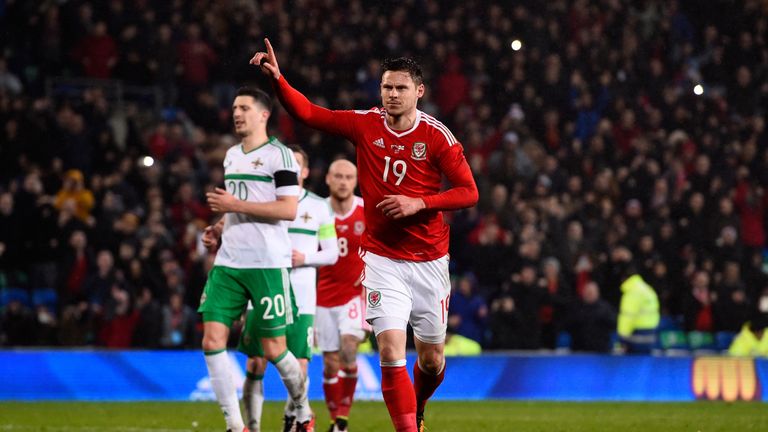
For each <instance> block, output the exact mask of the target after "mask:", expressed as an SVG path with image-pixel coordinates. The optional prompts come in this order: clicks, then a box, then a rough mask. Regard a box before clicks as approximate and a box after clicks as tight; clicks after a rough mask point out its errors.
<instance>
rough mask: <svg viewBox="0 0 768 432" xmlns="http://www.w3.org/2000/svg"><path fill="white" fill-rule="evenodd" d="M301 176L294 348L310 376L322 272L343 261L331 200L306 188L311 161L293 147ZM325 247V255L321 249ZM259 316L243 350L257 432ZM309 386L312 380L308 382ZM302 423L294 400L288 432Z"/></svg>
mask: <svg viewBox="0 0 768 432" xmlns="http://www.w3.org/2000/svg"><path fill="white" fill-rule="evenodd" d="M290 149H291V150H292V151H293V154H294V156H295V157H296V160H297V161H298V162H299V165H300V167H301V171H300V174H299V187H300V188H302V189H301V191H300V193H299V208H298V212H297V217H296V219H295V220H294V221H293V222H291V223H290V226H289V227H288V234H289V236H290V238H291V246H292V248H293V252H292V263H293V268H292V269H291V287H292V289H293V293H294V296H295V298H296V304H297V305H298V310H299V313H298V316H297V318H296V319H295V320H294V322H293V324H291V325H290V326H289V327H288V330H287V335H286V337H287V341H288V349H289V350H290V351H291V352H292V353H293V354H294V355H295V356H296V357H297V358H298V359H299V362H300V363H301V365H302V368H303V371H304V373H305V375H306V372H307V364H308V362H309V360H310V358H311V357H312V345H313V339H314V318H315V309H316V307H315V303H316V299H317V293H316V286H317V267H319V266H323V265H331V264H334V263H335V262H336V260H337V259H338V256H339V249H338V245H337V242H336V228H335V226H334V217H333V213H332V211H331V207H330V205H329V204H328V201H326V200H324V199H323V198H320V197H319V196H317V195H315V194H313V193H312V192H309V191H308V190H306V189H303V186H304V180H305V179H306V178H307V177H308V176H309V159H308V157H307V154H306V153H305V152H304V151H303V150H302V149H301V148H300V147H298V146H290ZM318 247H319V250H318ZM255 318H256V317H254V313H253V312H252V311H251V312H249V313H248V316H247V318H246V324H245V331H244V332H243V335H244V337H242V338H241V339H240V345H239V347H238V349H239V350H240V351H241V352H242V353H244V354H245V355H247V356H248V362H247V366H246V370H247V372H246V379H245V384H244V385H243V401H244V403H245V412H246V421H247V424H248V427H249V428H250V430H251V432H258V431H260V430H261V425H260V423H261V412H262V406H263V404H264V384H263V378H264V372H265V370H266V368H267V362H266V360H265V359H264V353H263V351H262V349H261V346H260V344H259V343H258V340H256V339H252V338H248V337H247V336H248V335H249V334H251V331H250V328H251V327H252V326H253V324H254V322H255ZM306 386H307V388H308V387H309V380H307V383H306ZM295 419H296V410H295V408H294V406H293V401H292V400H291V399H290V398H289V399H288V401H287V403H286V409H285V417H284V430H291V428H292V426H293V424H294V422H295Z"/></svg>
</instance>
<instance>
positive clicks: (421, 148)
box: [411, 142, 427, 160]
mask: <svg viewBox="0 0 768 432" xmlns="http://www.w3.org/2000/svg"><path fill="white" fill-rule="evenodd" d="M426 158H427V144H425V143H423V142H417V143H414V144H413V147H412V148H411V159H413V160H424V159H426Z"/></svg>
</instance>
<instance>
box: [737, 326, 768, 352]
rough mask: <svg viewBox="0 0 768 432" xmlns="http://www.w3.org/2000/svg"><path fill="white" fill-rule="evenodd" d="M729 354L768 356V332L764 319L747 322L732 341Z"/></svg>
mask: <svg viewBox="0 0 768 432" xmlns="http://www.w3.org/2000/svg"><path fill="white" fill-rule="evenodd" d="M728 354H729V355H732V356H740V357H768V332H766V331H765V323H764V322H762V320H756V321H753V323H750V322H746V323H744V325H743V326H742V327H741V331H740V332H739V334H737V335H736V337H735V338H734V339H733V342H731V346H730V347H729V348H728Z"/></svg>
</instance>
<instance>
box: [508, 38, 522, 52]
mask: <svg viewBox="0 0 768 432" xmlns="http://www.w3.org/2000/svg"><path fill="white" fill-rule="evenodd" d="M510 47H512V50H513V51H519V50H520V48H522V47H523V43H522V42H520V40H519V39H515V40H513V41H512V44H510Z"/></svg>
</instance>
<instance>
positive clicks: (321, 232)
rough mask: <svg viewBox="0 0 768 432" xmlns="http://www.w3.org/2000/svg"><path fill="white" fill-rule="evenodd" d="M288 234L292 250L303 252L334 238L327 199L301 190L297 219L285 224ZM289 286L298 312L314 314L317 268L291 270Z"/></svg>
mask: <svg viewBox="0 0 768 432" xmlns="http://www.w3.org/2000/svg"><path fill="white" fill-rule="evenodd" d="M288 234H289V236H290V238H291V245H292V247H293V249H296V250H297V251H299V252H301V253H303V254H305V255H307V254H312V253H315V252H317V250H318V247H319V245H320V241H321V240H324V239H328V238H333V239H335V238H336V227H335V219H334V215H333V210H332V209H331V206H330V204H329V203H328V201H327V200H325V199H323V198H321V197H319V196H317V195H315V194H313V193H312V192H309V191H308V190H306V189H304V190H302V191H301V195H300V196H299V209H298V211H297V212H296V220H294V221H293V222H291V223H290V225H289V226H288ZM334 241H335V240H334ZM291 286H292V287H293V294H294V295H295V296H296V304H297V305H298V306H299V314H302V315H303V314H311V315H314V313H315V306H316V300H317V291H316V288H317V268H316V267H314V266H302V267H294V268H293V269H291Z"/></svg>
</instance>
